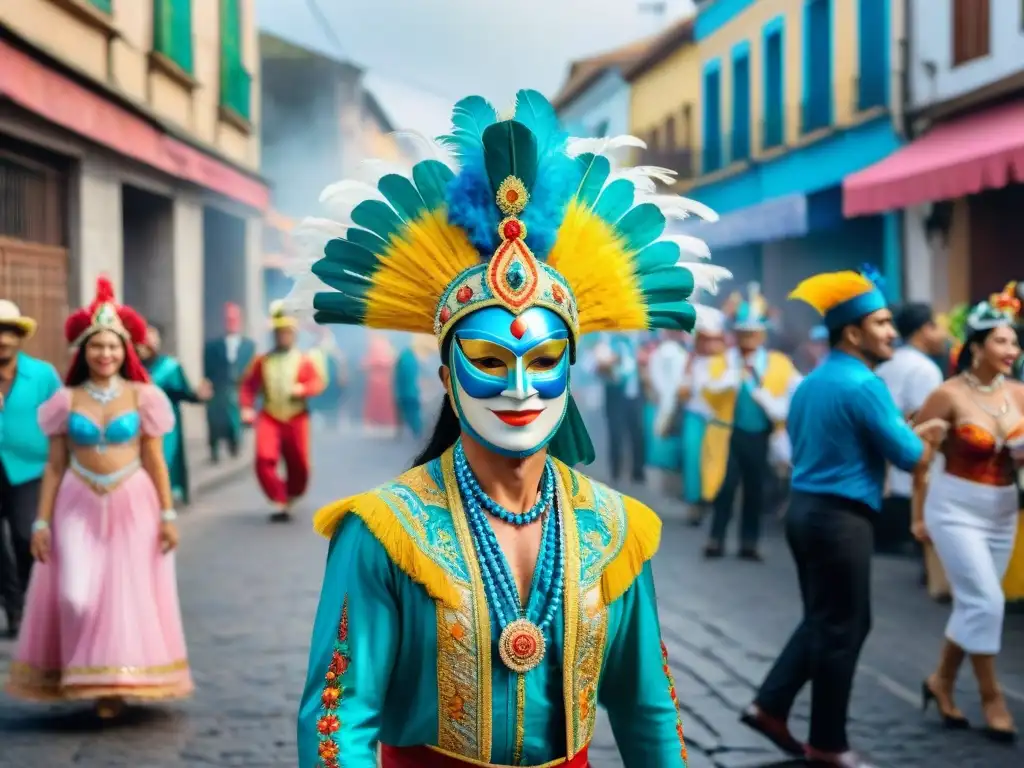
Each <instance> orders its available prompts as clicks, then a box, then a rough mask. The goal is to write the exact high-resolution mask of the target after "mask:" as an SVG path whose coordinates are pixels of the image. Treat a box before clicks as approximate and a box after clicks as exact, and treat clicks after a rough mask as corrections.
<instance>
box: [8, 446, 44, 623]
mask: <svg viewBox="0 0 1024 768" xmlns="http://www.w3.org/2000/svg"><path fill="white" fill-rule="evenodd" d="M40 483H41V481H40V480H30V481H29V482H27V483H19V484H18V485H11V483H10V481H9V480H8V479H7V472H6V471H5V470H4V467H3V462H0V534H3V535H0V594H2V595H3V602H4V608H5V610H6V611H7V613H8V614H14V615H18V616H20V615H21V611H22V608H23V607H24V602H25V590H26V589H27V588H28V577H29V575H30V574H31V573H32V550H31V545H32V523H33V521H35V519H36V512H37V511H38V507H39V486H40ZM5 540H6V541H9V542H10V545H11V546H10V549H8V548H7V547H6V546H4V543H5Z"/></svg>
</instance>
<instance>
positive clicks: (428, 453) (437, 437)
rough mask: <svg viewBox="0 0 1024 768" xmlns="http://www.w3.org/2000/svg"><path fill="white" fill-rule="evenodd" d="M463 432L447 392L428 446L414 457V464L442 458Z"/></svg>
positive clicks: (416, 465)
mask: <svg viewBox="0 0 1024 768" xmlns="http://www.w3.org/2000/svg"><path fill="white" fill-rule="evenodd" d="M461 434H462V425H461V424H460V423H459V417H458V415H457V414H456V413H455V409H454V408H452V401H451V400H450V399H449V397H448V395H447V394H445V396H444V403H443V404H442V405H441V413H440V414H438V417H437V424H435V425H434V431H433V433H431V435H430V439H429V440H428V441H427V444H426V446H424V448H423V450H422V451H420V454H419V456H417V457H416V458H415V459H413V462H412V465H413V466H414V467H418V466H421V465H422V464H427V463H429V462H431V461H433V460H434V459H439V458H441V455H442V454H443V453H444V452H445V451H447V450H448V449H449V448H451V447H452V446H453V445H455V441H456V440H458V439H459V435H461Z"/></svg>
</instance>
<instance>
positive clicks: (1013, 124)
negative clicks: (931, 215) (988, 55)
mask: <svg viewBox="0 0 1024 768" xmlns="http://www.w3.org/2000/svg"><path fill="white" fill-rule="evenodd" d="M1013 182H1024V101H1015V102H1012V103H1010V104H1002V105H1000V106H997V107H991V108H989V109H985V110H982V111H980V112H977V113H975V114H971V115H966V116H964V117H961V118H958V119H956V120H952V121H950V122H948V123H943V124H940V125H938V126H936V127H935V128H933V129H932V130H931V131H929V132H928V133H926V134H925V135H924V136H922V137H921V138H919V139H915V140H914V141H912V142H911V143H910V144H908V145H907V146H905V147H903V148H902V149H900V150H899V151H897V152H894V153H893V154H891V155H889V157H887V158H885V159H884V160H881V161H879V162H877V163H875V164H874V165H872V166H870V167H868V168H865V169H864V170H863V171H860V172H858V173H855V174H852V175H851V176H847V177H846V179H844V180H843V214H844V215H845V216H848V217H851V216H866V215H869V214H873V213H882V212H883V211H892V210H896V209H898V208H907V207H909V206H912V205H920V204H921V203H927V202H932V201H936V200H951V199H953V198H957V197H963V196H965V195H971V194H975V193H977V192H981V191H982V190H984V189H999V188H1000V187H1005V186H1007V185H1008V184H1010V183H1013Z"/></svg>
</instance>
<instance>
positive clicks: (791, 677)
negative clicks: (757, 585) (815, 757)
mask: <svg viewBox="0 0 1024 768" xmlns="http://www.w3.org/2000/svg"><path fill="white" fill-rule="evenodd" d="M873 514H874V513H873V512H872V511H871V510H870V509H869V508H867V507H866V506H864V505H862V504H859V503H857V502H854V501H851V500H849V499H843V498H840V497H837V496H821V495H816V494H807V493H800V492H797V491H794V492H793V495H792V499H791V501H790V506H789V511H788V513H787V515H786V539H787V541H788V542H789V548H790V550H791V551H792V552H793V559H794V560H795V561H796V568H797V576H798V578H799V580H800V596H801V598H802V599H803V607H804V617H803V620H802V621H801V622H800V625H799V626H798V627H797V628H796V631H795V632H793V635H792V637H790V638H789V642H788V643H787V644H786V647H785V648H784V649H783V651H782V654H781V655H780V656H779V658H778V659H777V660H776V662H775V666H773V667H772V669H771V671H770V672H769V673H768V677H767V678H765V681H764V683H763V684H762V685H761V690H760V691H758V694H757V698H756V702H757V705H758V706H759V707H760V708H761V710H762V711H764V712H765V713H766V714H769V715H772V716H773V717H777V718H779V719H782V720H785V719H786V718H787V717H788V716H789V710H790V709H791V708H792V706H793V701H794V700H795V699H796V697H797V695H798V694H799V693H800V690H801V689H802V688H803V687H804V685H806V684H807V683H808V682H809V683H810V684H811V687H812V690H811V731H810V739H809V741H810V745H811V746H812V747H814V748H815V749H820V750H823V751H826V752H845V751H846V750H847V749H849V743H848V742H847V737H846V716H847V711H848V709H849V706H850V694H851V692H852V690H853V676H854V673H855V672H856V669H857V659H858V658H859V657H860V651H861V647H862V646H863V645H864V641H865V640H866V639H867V636H868V633H869V632H870V631H871V553H872V549H873V547H874V527H873V524H872V519H873Z"/></svg>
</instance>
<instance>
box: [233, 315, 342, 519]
mask: <svg viewBox="0 0 1024 768" xmlns="http://www.w3.org/2000/svg"><path fill="white" fill-rule="evenodd" d="M270 314H271V324H272V327H273V329H274V348H273V349H272V350H271V351H270V352H268V353H266V354H265V355H258V356H257V357H256V358H255V359H254V360H253V362H252V365H251V366H250V367H249V370H248V372H247V373H246V374H245V376H244V377H243V378H242V388H241V392H240V396H239V400H240V402H241V405H242V421H243V422H244V423H246V424H255V426H256V479H257V480H259V483H260V487H261V488H262V489H263V492H264V493H265V494H266V495H267V498H269V499H270V501H271V502H272V503H273V504H274V507H275V510H274V512H273V514H271V516H270V519H271V521H272V522H287V521H289V520H291V518H292V505H293V504H294V503H295V501H296V500H297V499H298V498H299V497H300V496H302V494H303V493H305V492H306V485H307V484H308V483H309V407H308V402H309V398H311V397H316V396H317V395H319V394H320V393H321V392H322V391H323V389H324V381H323V379H322V377H321V375H320V372H319V370H318V368H317V366H316V364H315V363H314V361H313V360H311V359H310V358H309V357H308V356H307V355H305V354H303V353H302V352H301V351H300V350H299V349H298V348H297V347H296V346H295V336H296V332H297V330H298V322H297V321H296V320H295V318H293V317H289V316H288V315H287V314H286V313H285V311H284V307H283V305H282V304H281V303H280V302H275V303H274V304H272V305H271V307H270ZM257 398H260V399H262V408H261V409H260V410H259V412H257V411H256V408H255V406H256V400H257ZM282 459H283V460H284V466H285V477H284V478H283V479H282V478H281V476H280V475H279V474H278V465H279V464H280V463H281V460H282Z"/></svg>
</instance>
